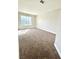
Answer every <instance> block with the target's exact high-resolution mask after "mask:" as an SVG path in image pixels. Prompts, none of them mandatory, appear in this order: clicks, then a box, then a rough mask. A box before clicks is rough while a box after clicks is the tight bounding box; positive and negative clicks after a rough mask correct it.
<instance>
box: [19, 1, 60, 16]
mask: <svg viewBox="0 0 79 59" xmlns="http://www.w3.org/2000/svg"><path fill="white" fill-rule="evenodd" d="M44 1H45V3H44V4H41V3H40V0H18V7H19V8H18V10H19V11H21V12H25V13H31V14H36V15H37V14H41V13H45V12H47V11H51V10H55V9H59V8H60V7H61V6H60V4H61V0H44Z"/></svg>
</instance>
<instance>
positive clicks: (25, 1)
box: [18, 0, 61, 59]
mask: <svg viewBox="0 0 79 59" xmlns="http://www.w3.org/2000/svg"><path fill="white" fill-rule="evenodd" d="M60 4H61V0H18V38H19V39H18V41H19V58H20V59H61V5H60Z"/></svg>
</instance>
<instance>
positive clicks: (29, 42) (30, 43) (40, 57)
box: [19, 29, 60, 59]
mask: <svg viewBox="0 0 79 59" xmlns="http://www.w3.org/2000/svg"><path fill="white" fill-rule="evenodd" d="M27 30H28V31H27V32H26V33H25V34H23V35H19V53H20V59H60V57H59V55H58V53H57V51H56V49H55V47H54V41H55V34H52V33H49V32H46V31H43V30H40V29H27Z"/></svg>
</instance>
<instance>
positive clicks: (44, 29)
mask: <svg viewBox="0 0 79 59" xmlns="http://www.w3.org/2000/svg"><path fill="white" fill-rule="evenodd" d="M37 28H38V29H41V30H44V31H47V32H50V33H54V34H56V33H55V32H53V31H52V30H47V29H43V28H40V27H37Z"/></svg>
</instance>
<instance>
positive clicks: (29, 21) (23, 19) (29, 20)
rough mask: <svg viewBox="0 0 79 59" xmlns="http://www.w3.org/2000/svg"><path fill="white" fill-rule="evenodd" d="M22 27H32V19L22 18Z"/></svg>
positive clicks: (28, 17)
mask: <svg viewBox="0 0 79 59" xmlns="http://www.w3.org/2000/svg"><path fill="white" fill-rule="evenodd" d="M20 24H21V25H32V17H30V16H21V21H20Z"/></svg>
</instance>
